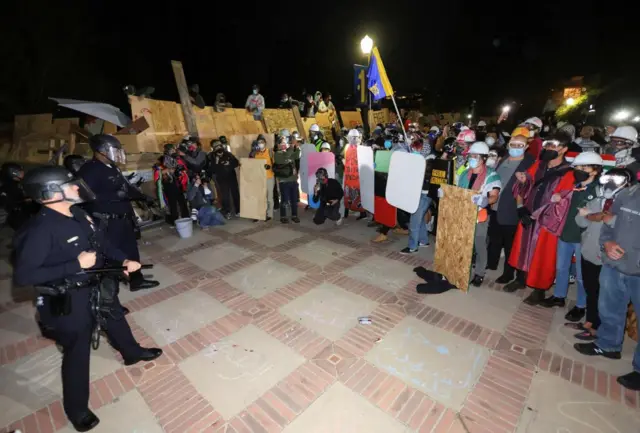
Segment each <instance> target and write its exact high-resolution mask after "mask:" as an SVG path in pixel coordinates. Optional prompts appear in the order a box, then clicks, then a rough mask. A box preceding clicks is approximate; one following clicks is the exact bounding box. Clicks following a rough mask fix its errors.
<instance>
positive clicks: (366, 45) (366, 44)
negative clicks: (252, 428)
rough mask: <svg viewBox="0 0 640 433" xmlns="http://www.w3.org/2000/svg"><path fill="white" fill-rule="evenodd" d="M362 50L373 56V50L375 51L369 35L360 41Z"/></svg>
mask: <svg viewBox="0 0 640 433" xmlns="http://www.w3.org/2000/svg"><path fill="white" fill-rule="evenodd" d="M360 49H361V50H362V52H363V53H364V54H366V55H369V54H371V50H373V39H371V38H370V37H369V35H365V37H364V38H362V40H361V41H360Z"/></svg>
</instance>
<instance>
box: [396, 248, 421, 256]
mask: <svg viewBox="0 0 640 433" xmlns="http://www.w3.org/2000/svg"><path fill="white" fill-rule="evenodd" d="M417 252H418V249H417V248H416V249H415V250H412V249H411V248H409V247H407V248H405V249H404V250H402V251H400V254H404V255H409V254H414V253H417Z"/></svg>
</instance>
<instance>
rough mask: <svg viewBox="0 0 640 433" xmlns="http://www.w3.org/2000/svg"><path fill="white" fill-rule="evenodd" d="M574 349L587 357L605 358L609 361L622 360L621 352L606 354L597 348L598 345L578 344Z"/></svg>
mask: <svg viewBox="0 0 640 433" xmlns="http://www.w3.org/2000/svg"><path fill="white" fill-rule="evenodd" d="M573 348H574V349H576V350H577V351H578V352H580V353H582V354H583V355H587V356H604V357H605V358H609V359H620V358H622V355H621V354H620V352H619V351H618V352H605V351H604V350H602V349H600V348H599V347H598V346H596V343H576V344H574V345H573Z"/></svg>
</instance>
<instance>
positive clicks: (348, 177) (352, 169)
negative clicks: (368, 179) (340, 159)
mask: <svg viewBox="0 0 640 433" xmlns="http://www.w3.org/2000/svg"><path fill="white" fill-rule="evenodd" d="M344 207H345V209H349V210H352V211H354V212H364V208H363V207H362V199H361V197H360V172H359V170H358V150H357V146H351V145H350V146H349V147H348V148H347V151H346V153H345V162H344Z"/></svg>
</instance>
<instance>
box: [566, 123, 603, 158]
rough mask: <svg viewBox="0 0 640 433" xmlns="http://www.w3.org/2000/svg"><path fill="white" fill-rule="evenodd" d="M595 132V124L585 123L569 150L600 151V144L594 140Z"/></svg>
mask: <svg viewBox="0 0 640 433" xmlns="http://www.w3.org/2000/svg"><path fill="white" fill-rule="evenodd" d="M594 134H595V132H594V129H593V126H588V125H585V126H583V127H582V128H581V129H580V137H578V138H576V139H575V140H574V141H573V143H571V145H570V146H569V152H598V153H600V145H599V144H598V143H596V142H595V141H593V135H594Z"/></svg>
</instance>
